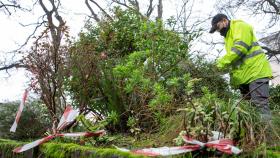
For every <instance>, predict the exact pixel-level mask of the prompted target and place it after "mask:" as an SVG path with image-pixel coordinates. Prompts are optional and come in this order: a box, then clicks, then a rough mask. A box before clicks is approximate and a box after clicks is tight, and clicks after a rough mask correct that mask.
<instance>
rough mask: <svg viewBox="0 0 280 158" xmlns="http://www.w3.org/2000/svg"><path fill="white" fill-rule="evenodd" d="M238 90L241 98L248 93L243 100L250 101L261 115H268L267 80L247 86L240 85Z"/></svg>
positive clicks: (256, 81)
mask: <svg viewBox="0 0 280 158" xmlns="http://www.w3.org/2000/svg"><path fill="white" fill-rule="evenodd" d="M239 89H240V92H241V94H242V96H243V97H244V96H245V95H246V94H248V93H249V92H250V94H249V95H248V96H247V97H246V98H245V99H247V100H250V101H251V102H252V103H253V104H254V105H255V106H256V107H257V108H258V109H259V110H260V111H261V113H264V114H269V113H270V109H269V102H268V98H269V79H268V78H261V79H257V80H255V81H253V82H251V83H249V84H245V85H241V86H240V87H239Z"/></svg>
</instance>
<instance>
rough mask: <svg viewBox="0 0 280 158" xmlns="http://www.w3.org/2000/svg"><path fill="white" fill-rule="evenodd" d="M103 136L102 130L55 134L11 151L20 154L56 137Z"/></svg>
mask: <svg viewBox="0 0 280 158" xmlns="http://www.w3.org/2000/svg"><path fill="white" fill-rule="evenodd" d="M104 134H105V131H104V130H100V131H96V132H78V133H62V134H56V135H50V136H47V137H44V138H42V139H39V140H36V141H34V142H31V143H28V144H25V145H24V146H21V147H17V148H15V149H14V150H13V152H15V153H21V152H24V151H26V150H29V149H32V148H34V147H36V146H39V145H40V144H43V143H45V142H48V141H50V140H52V139H54V138H56V137H82V136H83V137H99V136H102V135H104Z"/></svg>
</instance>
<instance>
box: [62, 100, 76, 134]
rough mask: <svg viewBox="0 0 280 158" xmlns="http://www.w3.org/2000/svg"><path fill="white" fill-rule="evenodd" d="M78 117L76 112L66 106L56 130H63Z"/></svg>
mask: <svg viewBox="0 0 280 158" xmlns="http://www.w3.org/2000/svg"><path fill="white" fill-rule="evenodd" d="M78 115H79V111H78V110H74V109H73V108H72V107H71V106H70V105H67V106H66V109H65V111H64V113H63V115H62V116H61V118H60V121H59V123H58V126H57V130H62V129H64V128H65V127H66V126H67V125H69V124H70V123H71V122H73V121H74V120H75V118H76V117H77V116H78Z"/></svg>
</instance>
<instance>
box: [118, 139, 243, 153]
mask: <svg viewBox="0 0 280 158" xmlns="http://www.w3.org/2000/svg"><path fill="white" fill-rule="evenodd" d="M182 138H183V140H184V142H185V143H187V144H192V145H185V146H178V147H160V148H146V149H139V150H128V149H124V148H118V147H117V149H119V150H121V151H125V152H131V153H133V154H138V155H144V156H171V155H176V154H182V153H187V152H192V151H197V150H200V149H202V148H203V147H209V148H214V149H217V150H219V151H221V152H223V153H226V154H240V153H241V152H242V150H240V149H238V148H237V147H235V146H233V141H232V140H230V139H220V140H215V141H210V142H207V143H203V142H200V141H198V140H195V139H192V138H188V137H187V136H182Z"/></svg>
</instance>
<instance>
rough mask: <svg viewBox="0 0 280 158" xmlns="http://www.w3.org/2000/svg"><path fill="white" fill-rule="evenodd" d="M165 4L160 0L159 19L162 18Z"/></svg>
mask: <svg viewBox="0 0 280 158" xmlns="http://www.w3.org/2000/svg"><path fill="white" fill-rule="evenodd" d="M162 13H163V5H162V0H158V16H157V19H162Z"/></svg>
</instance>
